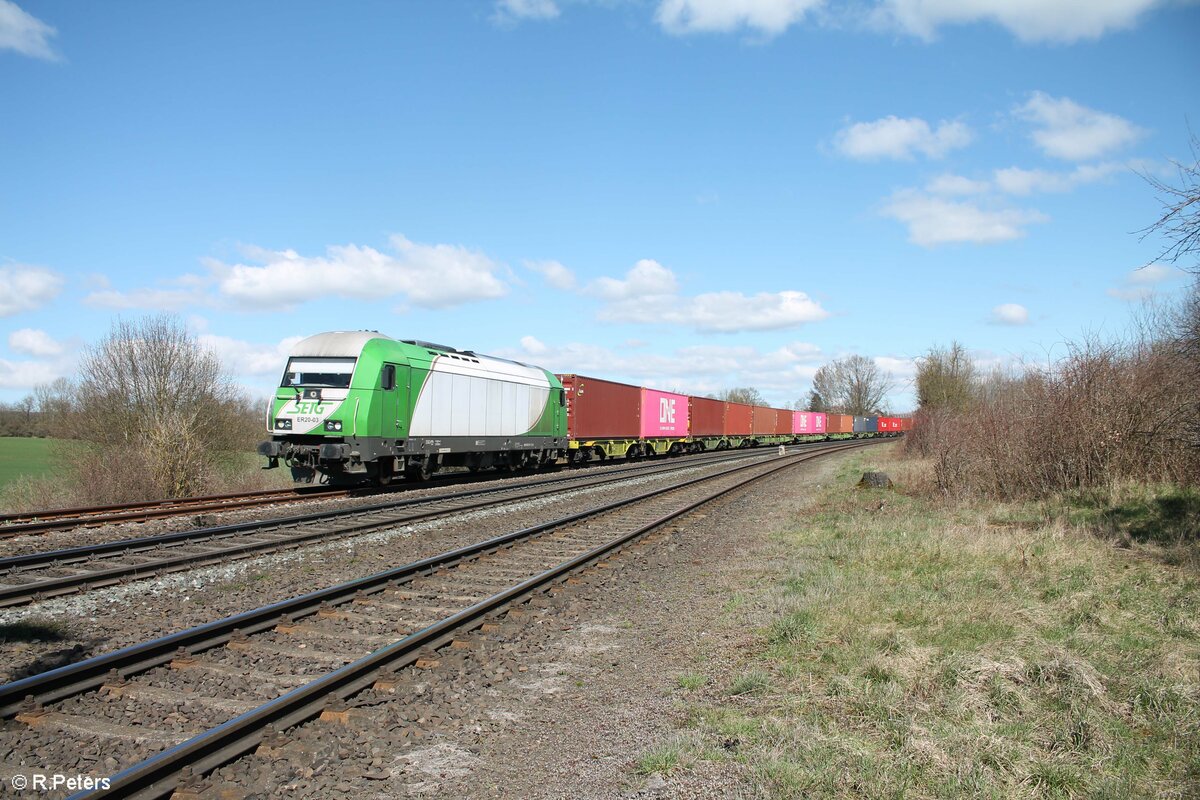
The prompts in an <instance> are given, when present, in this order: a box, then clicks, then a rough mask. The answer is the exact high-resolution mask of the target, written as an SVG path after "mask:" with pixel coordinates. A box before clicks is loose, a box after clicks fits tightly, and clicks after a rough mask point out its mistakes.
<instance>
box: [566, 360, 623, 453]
mask: <svg viewBox="0 0 1200 800" xmlns="http://www.w3.org/2000/svg"><path fill="white" fill-rule="evenodd" d="M555 377H557V378H558V379H559V380H560V381H561V382H562V386H563V391H564V393H565V394H566V400H567V434H568V436H569V437H570V439H571V440H572V441H574V442H581V441H588V440H591V439H617V438H619V439H637V438H638V436H639V435H640V434H641V430H642V423H641V419H642V390H641V387H639V386H630V385H629V384H626V383H616V382H615V381H606V380H603V379H601V378H590V377H588V376H586V375H573V374H567V375H557V376H555Z"/></svg>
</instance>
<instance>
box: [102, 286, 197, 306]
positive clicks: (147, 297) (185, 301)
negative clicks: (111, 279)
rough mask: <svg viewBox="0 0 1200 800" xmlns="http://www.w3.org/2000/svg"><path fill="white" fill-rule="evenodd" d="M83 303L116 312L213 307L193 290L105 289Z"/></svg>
mask: <svg viewBox="0 0 1200 800" xmlns="http://www.w3.org/2000/svg"><path fill="white" fill-rule="evenodd" d="M83 302H84V304H86V305H89V306H95V307H96V308H111V309H116V310H124V309H130V308H147V309H152V310H156V311H183V310H186V309H192V308H196V307H197V306H207V305H211V304H212V299H211V298H209V297H207V296H206V295H205V294H204V293H203V292H200V291H196V290H193V289H133V290H131V291H128V292H122V291H119V290H117V289H104V290H102V291H98V292H92V293H91V294H89V295H88V296H87V297H85V298H84V299H83Z"/></svg>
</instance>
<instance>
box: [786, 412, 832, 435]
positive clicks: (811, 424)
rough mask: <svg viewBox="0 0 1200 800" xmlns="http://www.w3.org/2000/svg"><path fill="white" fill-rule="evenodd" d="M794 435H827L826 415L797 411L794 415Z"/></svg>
mask: <svg viewBox="0 0 1200 800" xmlns="http://www.w3.org/2000/svg"><path fill="white" fill-rule="evenodd" d="M792 433H794V434H797V435H801V434H804V435H812V434H818V435H822V434H824V433H825V415H824V414H822V413H820V412H818V411H796V412H794V413H793V415H792Z"/></svg>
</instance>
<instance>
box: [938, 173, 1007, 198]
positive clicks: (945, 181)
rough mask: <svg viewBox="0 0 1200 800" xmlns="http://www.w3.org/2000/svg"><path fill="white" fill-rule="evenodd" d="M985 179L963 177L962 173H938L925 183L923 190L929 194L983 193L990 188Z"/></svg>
mask: <svg viewBox="0 0 1200 800" xmlns="http://www.w3.org/2000/svg"><path fill="white" fill-rule="evenodd" d="M991 186H992V185H991V184H990V183H988V182H987V181H976V180H971V179H970V178H964V177H963V176H962V175H951V174H946V175H938V176H937V177H936V178H934V179H933V180H931V181H929V183H927V184H925V191H927V192H929V193H930V194H953V195H966V194H983V193H984V192H986V191H988V189H990V188H991Z"/></svg>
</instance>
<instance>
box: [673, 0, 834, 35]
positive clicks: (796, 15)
mask: <svg viewBox="0 0 1200 800" xmlns="http://www.w3.org/2000/svg"><path fill="white" fill-rule="evenodd" d="M824 4H825V0H661V2H660V3H659V4H658V11H657V12H656V13H655V19H656V20H657V21H658V24H659V25H661V26H662V28H663V30H665V31H667V32H668V33H671V34H674V35H677V36H681V35H685V34H691V33H728V32H730V31H734V30H738V29H740V28H752V29H754V30H756V31H758V32H759V33H762V34H764V35H767V36H777V35H778V34H780V33H783V32H784V31H785V30H787V29H788V28H789V27H790V26H791V25H793V24H795V23H797V22H799V21H800V20H802V19H803V18H804V16H805V15H806V14H807V13H808V12H810V11H814V10H816V9H818V8H820V7H821V6H823V5H824Z"/></svg>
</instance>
